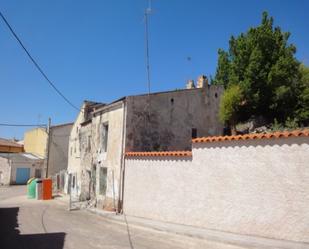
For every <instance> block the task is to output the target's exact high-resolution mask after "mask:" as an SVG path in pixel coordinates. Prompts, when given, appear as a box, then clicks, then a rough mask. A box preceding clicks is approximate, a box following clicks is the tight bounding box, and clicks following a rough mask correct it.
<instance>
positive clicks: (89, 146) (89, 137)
mask: <svg viewBox="0 0 309 249" xmlns="http://www.w3.org/2000/svg"><path fill="white" fill-rule="evenodd" d="M87 151H88V152H90V151H91V136H88V140H87Z"/></svg>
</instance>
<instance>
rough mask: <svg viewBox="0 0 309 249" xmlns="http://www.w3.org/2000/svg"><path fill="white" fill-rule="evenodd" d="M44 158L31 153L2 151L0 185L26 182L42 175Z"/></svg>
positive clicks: (0, 156) (0, 154) (0, 155)
mask: <svg viewBox="0 0 309 249" xmlns="http://www.w3.org/2000/svg"><path fill="white" fill-rule="evenodd" d="M43 165H44V159H43V158H40V157H38V156H35V155H33V154H31V153H0V185H9V184H26V183H27V181H28V179H30V178H31V177H38V178H40V177H41V176H42V171H43Z"/></svg>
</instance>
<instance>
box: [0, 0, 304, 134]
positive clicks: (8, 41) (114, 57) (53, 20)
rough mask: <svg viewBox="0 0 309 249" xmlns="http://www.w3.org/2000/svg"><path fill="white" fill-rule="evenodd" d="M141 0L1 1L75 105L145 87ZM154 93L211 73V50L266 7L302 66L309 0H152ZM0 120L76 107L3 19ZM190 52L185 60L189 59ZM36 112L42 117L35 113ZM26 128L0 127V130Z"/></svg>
mask: <svg viewBox="0 0 309 249" xmlns="http://www.w3.org/2000/svg"><path fill="white" fill-rule="evenodd" d="M147 4H148V1H147V0H122V1H120V0H109V1H107V0H101V1H99V0H97V1H77V0H74V1H69V0H67V1H63V0H55V1H40V0H28V1H17V0H6V1H5V0H4V1H1V4H0V8H1V11H2V12H3V13H4V15H5V16H6V18H7V19H8V21H9V22H10V23H11V25H12V26H13V27H14V29H15V31H16V32H17V33H18V34H19V36H20V38H21V39H22V40H23V42H24V44H25V45H26V47H27V48H28V49H29V50H30V52H31V53H32V55H33V57H34V58H36V60H37V61H38V62H39V64H40V65H41V66H42V68H43V69H44V70H45V72H46V73H47V75H48V76H49V77H50V79H51V80H52V81H53V82H54V83H55V84H56V85H57V87H58V88H59V89H60V90H61V91H62V92H63V93H64V94H65V95H66V96H67V97H68V98H69V99H70V100H71V101H72V102H73V103H74V104H75V105H78V106H80V105H81V103H82V101H83V100H85V99H88V100H95V101H101V102H110V101H113V100H115V99H117V98H119V97H122V96H125V95H133V94H140V93H145V92H147V84H146V71H145V43H144V23H143V13H144V9H145V8H146V7H147ZM152 8H153V14H152V16H151V20H150V61H151V67H152V72H151V78H152V91H165V90H173V89H176V88H183V87H184V85H185V81H186V80H187V79H188V78H193V79H196V77H197V76H198V75H200V74H206V75H208V76H209V75H214V74H215V70H216V64H217V50H218V48H224V49H226V48H227V47H228V40H229V38H230V36H231V35H237V34H239V33H240V32H244V31H246V30H247V29H248V28H249V27H250V26H256V25H258V24H259V23H260V20H261V14H262V11H263V10H267V11H268V12H269V13H270V15H272V16H273V17H274V19H275V24H276V25H279V26H281V27H282V29H283V30H284V31H290V32H291V33H292V35H291V38H290V41H291V42H293V43H294V44H295V45H296V46H297V58H298V59H299V60H300V61H302V62H304V63H305V64H307V65H308V64H309V30H308V27H309V17H308V10H309V1H305V0H303V1H300V0H295V1H292V0H290V1H287V0H286V1H279V0H271V1H270V0H264V1H263V0H250V1H249V0H243V1H235V0H233V1H206V0H153V1H152ZM0 37H1V39H0V84H1V97H0V106H1V108H0V123H37V122H38V120H40V122H41V123H42V122H44V123H46V122H47V119H48V117H51V118H52V122H53V123H54V124H59V123H63V122H71V121H74V119H75V118H76V115H77V112H76V111H75V110H74V109H72V108H71V107H70V106H69V105H67V104H66V103H65V102H64V101H63V100H62V99H61V98H60V97H59V96H58V95H57V94H56V93H55V92H54V91H53V90H52V89H51V87H50V86H49V85H48V84H47V83H46V82H45V80H44V79H43V78H42V76H41V75H40V74H39V73H38V71H37V70H36V68H35V67H34V66H33V64H32V63H31V62H30V61H29V59H28V58H27V56H26V55H25V53H24V51H22V49H21V48H20V47H19V45H18V44H17V42H16V41H15V40H14V38H13V37H12V35H11V34H10V33H9V31H8V29H7V27H6V26H5V25H4V23H3V22H2V21H1V22H0ZM188 56H190V57H191V58H192V60H191V62H188V61H187V60H186V58H187V57H188ZM39 117H40V118H39ZM24 130H25V129H21V128H4V127H0V137H13V136H15V137H17V138H22V137H23V132H24Z"/></svg>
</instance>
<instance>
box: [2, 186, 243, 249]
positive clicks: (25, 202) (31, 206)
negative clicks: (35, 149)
mask: <svg viewBox="0 0 309 249" xmlns="http://www.w3.org/2000/svg"><path fill="white" fill-rule="evenodd" d="M0 248H1V249H19V248H20V249H88V248H89V249H96V248H108V249H113V248H117V249H118V248H123V249H124V248H128V249H142V248H149V249H152V248H155V249H158V248H160V249H167V248H180V249H181V248H186V249H188V248H206V249H207V248H211V249H219V248H220V249H221V248H225V249H236V248H238V247H236V246H232V245H223V244H220V243H216V242H211V241H206V240H202V239H198V238H191V237H187V236H180V235H176V234H171V233H165V232H160V231H155V230H152V229H149V228H148V229H146V228H145V229H144V228H142V227H140V228H139V227H136V226H132V227H130V224H128V225H125V224H124V225H122V224H117V223H115V222H109V221H107V220H106V219H104V218H102V217H100V216H98V215H96V214H92V213H89V212H87V211H68V210H67V203H66V202H64V201H63V200H59V199H55V200H51V201H38V200H30V199H27V197H26V188H25V186H12V187H0Z"/></svg>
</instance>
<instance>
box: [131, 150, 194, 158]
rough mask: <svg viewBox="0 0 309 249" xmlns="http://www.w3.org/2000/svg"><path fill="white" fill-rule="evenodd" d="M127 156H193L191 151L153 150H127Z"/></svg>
mask: <svg viewBox="0 0 309 249" xmlns="http://www.w3.org/2000/svg"><path fill="white" fill-rule="evenodd" d="M126 156H127V157H130V156H146V157H149V156H155V157H163V156H172V157H191V156H192V152H191V151H152V152H126Z"/></svg>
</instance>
